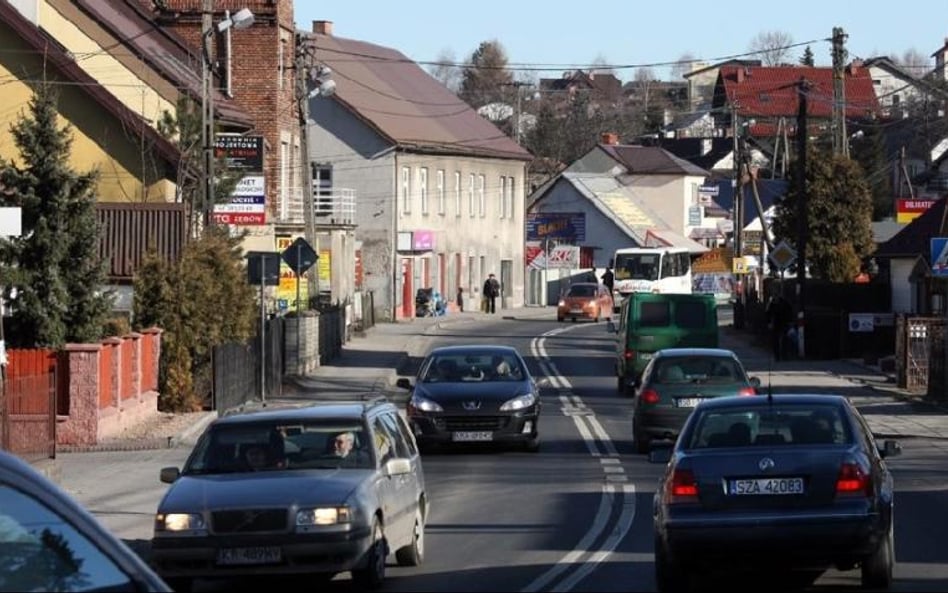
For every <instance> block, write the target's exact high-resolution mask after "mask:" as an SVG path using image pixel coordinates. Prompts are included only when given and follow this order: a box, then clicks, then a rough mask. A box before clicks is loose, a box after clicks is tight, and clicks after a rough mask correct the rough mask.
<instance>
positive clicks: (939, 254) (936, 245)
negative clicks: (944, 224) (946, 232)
mask: <svg viewBox="0 0 948 593" xmlns="http://www.w3.org/2000/svg"><path fill="white" fill-rule="evenodd" d="M932 276H939V277H945V276H948V237H933V238H932Z"/></svg>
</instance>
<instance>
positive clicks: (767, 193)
mask: <svg viewBox="0 0 948 593" xmlns="http://www.w3.org/2000/svg"><path fill="white" fill-rule="evenodd" d="M731 181H732V180H731V179H720V180H716V181H714V182H712V184H713V185H717V186H718V195H717V196H715V197H714V202H715V203H716V204H717V205H718V206H719V207H721V209H723V210H725V211H727V212H731V211H732V210H733V209H734V196H736V195H737V188H735V187H734V186H733V185H732V184H731ZM788 185H789V181H788V180H786V179H758V180H757V193H758V195H760V203H761V206H763V208H764V212H767V210H769V209H770V208H771V206H773V205H775V204H776V203H777V201H778V200H780V199H781V198H782V197H783V196H784V195H786V193H787V187H788ZM744 191H745V192H746V193H745V194H744V211H743V214H744V215H743V218H744V221H743V222H744V224H743V225H741V228H743V227H746V226H747V225H748V224H750V223H752V222H753V221H754V220H755V219H756V218H757V217H758V214H757V204H756V202H755V201H754V193H753V190H752V189H751V187H750V186H745V190H744Z"/></svg>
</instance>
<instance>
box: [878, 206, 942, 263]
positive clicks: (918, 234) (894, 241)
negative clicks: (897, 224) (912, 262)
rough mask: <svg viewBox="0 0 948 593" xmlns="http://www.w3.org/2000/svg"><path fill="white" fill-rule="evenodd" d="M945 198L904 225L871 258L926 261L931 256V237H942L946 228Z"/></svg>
mask: <svg viewBox="0 0 948 593" xmlns="http://www.w3.org/2000/svg"><path fill="white" fill-rule="evenodd" d="M945 203H946V198H941V199H940V200H938V201H936V202H935V203H934V204H932V205H931V207H929V208H928V210H926V211H925V212H923V213H922V214H921V215H920V216H919V217H918V218H916V219H915V220H913V221H912V222H910V223H908V224H907V225H905V228H903V229H902V230H901V231H899V232H898V233H896V234H895V236H893V237H892V238H891V239H889V240H888V241H886V242H885V243H883V244H882V245H880V246H879V248H878V249H876V252H875V253H874V254H873V257H876V258H893V257H912V258H914V257H918V256H920V255H921V256H924V257H925V259H928V258H929V256H930V255H931V239H932V237H942V236H944V235H945V233H946V232H948V228H946V226H948V225H946V220H945V219H946V215H948V212H946V206H945Z"/></svg>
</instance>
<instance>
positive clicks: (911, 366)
mask: <svg viewBox="0 0 948 593" xmlns="http://www.w3.org/2000/svg"><path fill="white" fill-rule="evenodd" d="M946 331H948V319H945V318H944V317H907V316H903V315H900V316H899V318H898V319H897V320H896V342H895V374H896V379H897V381H898V384H899V387H902V388H903V389H907V390H909V391H913V392H927V393H928V394H929V395H932V396H937V397H944V396H945V395H944V394H945V392H946V389H945V382H946V378H945V339H946Z"/></svg>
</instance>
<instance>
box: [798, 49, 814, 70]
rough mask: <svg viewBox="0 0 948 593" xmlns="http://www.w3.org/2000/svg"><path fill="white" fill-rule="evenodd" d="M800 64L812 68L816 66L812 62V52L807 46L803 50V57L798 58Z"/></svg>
mask: <svg viewBox="0 0 948 593" xmlns="http://www.w3.org/2000/svg"><path fill="white" fill-rule="evenodd" d="M800 64H802V65H804V66H814V65H815V64H816V63H815V62H814V61H813V50H812V49H810V46H809V45H808V46H806V49H804V50H803V55H802V56H801V57H800Z"/></svg>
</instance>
